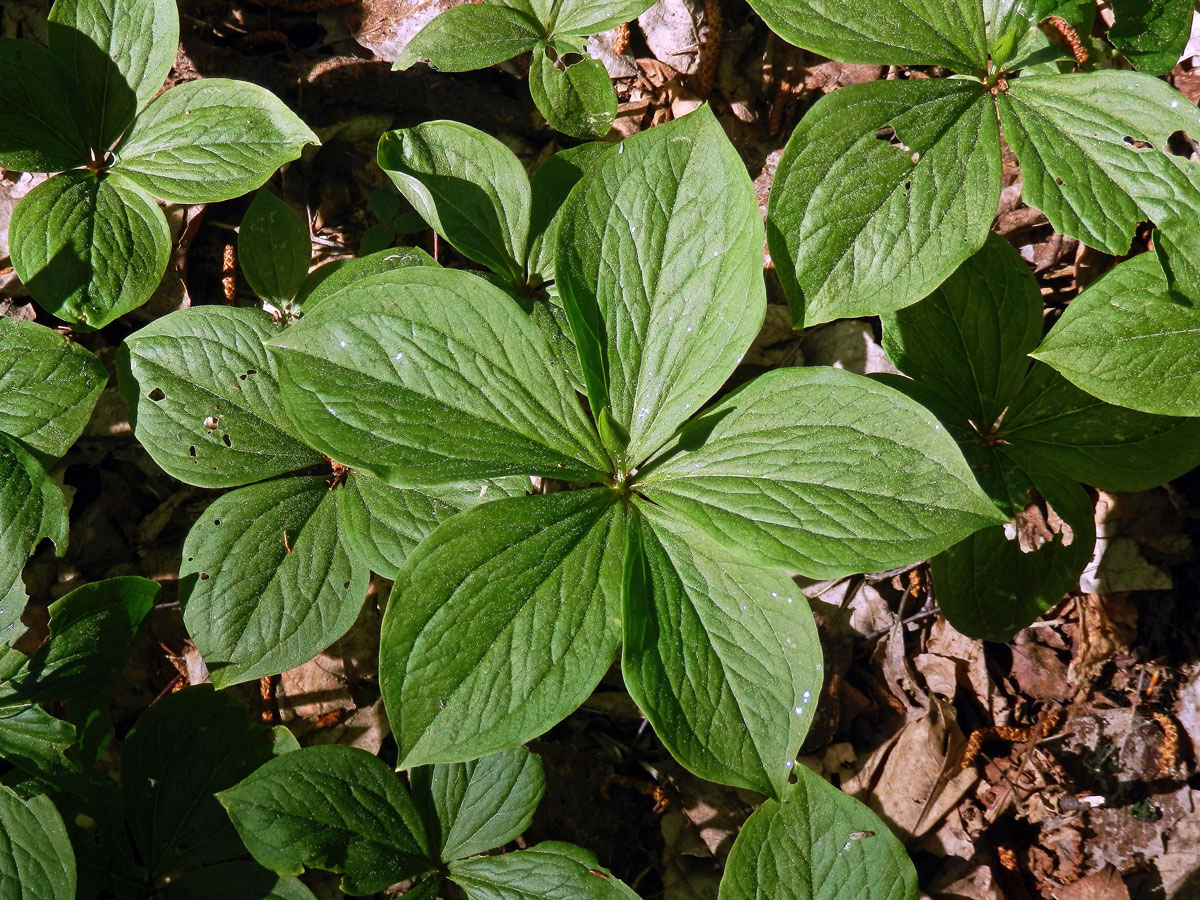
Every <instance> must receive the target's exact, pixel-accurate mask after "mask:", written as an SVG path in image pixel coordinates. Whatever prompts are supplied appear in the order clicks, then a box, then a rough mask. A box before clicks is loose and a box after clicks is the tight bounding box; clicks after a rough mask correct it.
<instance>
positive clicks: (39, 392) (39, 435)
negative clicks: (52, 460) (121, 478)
mask: <svg viewBox="0 0 1200 900" xmlns="http://www.w3.org/2000/svg"><path fill="white" fill-rule="evenodd" d="M106 381H108V374H107V373H106V372H105V371H104V366H103V365H102V364H101V362H100V360H98V359H96V357H95V356H93V355H92V354H91V353H90V352H89V351H88V350H86V349H84V348H83V347H81V346H79V345H78V344H75V343H72V342H70V341H68V340H67V339H66V338H65V337H63V336H62V335H61V334H59V333H58V332H57V331H54V330H53V329H50V328H47V327H45V326H44V325H36V324H34V323H33V322H27V321H24V320H22V319H14V318H11V317H7V316H6V317H3V318H0V431H2V432H4V433H5V434H8V435H11V436H12V437H15V438H18V439H20V440H21V441H22V443H24V444H25V445H26V446H28V447H32V448H33V449H34V450H37V451H38V452H40V453H46V454H49V455H50V456H62V455H63V454H64V453H66V452H67V450H68V449H69V448H70V447H71V445H72V444H74V443H75V441H76V440H77V439H78V438H79V435H81V434H82V433H83V429H84V427H85V426H86V425H87V422H88V419H89V418H90V417H91V414H92V409H93V408H94V407H95V406H96V401H97V400H98V399H99V397H100V392H101V391H102V390H104V384H105V382H106Z"/></svg>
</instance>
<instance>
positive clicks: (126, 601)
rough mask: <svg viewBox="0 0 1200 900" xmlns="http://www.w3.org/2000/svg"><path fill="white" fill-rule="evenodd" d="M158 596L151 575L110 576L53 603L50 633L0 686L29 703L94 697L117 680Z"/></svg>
mask: <svg viewBox="0 0 1200 900" xmlns="http://www.w3.org/2000/svg"><path fill="white" fill-rule="evenodd" d="M157 595H158V584H157V583H156V582H153V581H150V580H149V579H147V578H134V577H122V578H109V579H106V580H104V581H96V582H93V583H91V584H85V585H83V586H82V587H79V588H76V589H75V590H73V591H71V593H69V594H67V595H66V596H65V597H63V598H62V599H60V600H57V601H55V602H54V603H51V604H50V638H49V640H47V641H46V642H45V643H44V644H42V646H41V647H39V648H38V650H37V651H36V652H35V653H34V654H33V655H32V656H30V657H29V660H28V661H27V662H26V664H25V666H24V667H23V668H22V670H21V671H19V672H17V673H16V674H15V675H14V676H13V678H12V679H11V681H10V682H9V684H6V685H4V686H3V689H2V691H0V699H2V700H5V701H7V700H8V696H9V695H10V691H11V695H12V696H18V697H21V698H22V699H23V700H25V701H26V702H34V703H44V702H46V701H49V700H93V699H98V698H101V697H102V696H103V695H104V694H105V693H107V691H108V690H109V689H110V688H111V687H112V685H113V684H114V683H115V682H116V680H117V678H118V677H119V676H120V674H121V672H122V670H124V668H125V664H126V662H128V656H129V648H130V646H131V645H132V644H133V640H134V638H135V637H137V634H138V631H139V629H140V628H141V624H142V621H143V620H144V619H145V618H146V616H147V615H149V613H150V610H151V609H152V608H153V606H154V598H155V597H156V596H157Z"/></svg>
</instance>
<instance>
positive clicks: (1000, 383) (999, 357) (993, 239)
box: [883, 235, 1042, 432]
mask: <svg viewBox="0 0 1200 900" xmlns="http://www.w3.org/2000/svg"><path fill="white" fill-rule="evenodd" d="M1041 336H1042V298H1041V294H1040V292H1039V290H1038V284H1037V280H1036V279H1035V278H1034V276H1033V272H1032V271H1031V270H1030V269H1029V267H1028V265H1026V263H1025V262H1024V261H1023V260H1022V259H1021V257H1020V255H1019V254H1018V253H1017V251H1016V250H1014V249H1013V247H1012V246H1011V245H1010V244H1009V243H1008V242H1007V241H1005V240H1004V239H1003V238H1001V237H999V236H997V235H990V236H989V237H988V240H987V242H986V243H985V244H984V245H983V248H982V249H981V250H980V251H979V252H978V253H976V254H975V255H974V256H972V257H970V259H968V260H967V261H966V262H964V263H963V264H962V265H961V266H959V267H958V269H956V270H955V271H954V274H952V275H951V276H950V277H949V278H947V279H946V280H945V281H944V282H942V284H941V286H939V287H938V288H937V289H936V290H934V292H933V293H932V294H930V295H929V296H928V297H926V298H925V299H924V300H922V301H921V302H920V303H917V304H915V305H913V306H909V307H906V308H905V309H903V310H900V311H899V312H897V313H894V314H892V315H888V316H884V317H883V348H884V350H886V351H887V355H888V359H890V360H891V361H892V363H894V364H895V365H896V367H897V368H899V369H900V370H901V371H902V372H904V374H906V375H908V376H909V377H911V378H913V379H916V380H917V381H918V382H921V383H922V387H923V388H925V390H926V392H927V393H932V394H933V395H934V397H935V398H936V402H933V403H931V402H930V401H929V399H926V398H924V397H923V398H922V399H925V405H927V406H929V408H930V411H931V412H933V413H934V415H936V416H938V417H939V418H940V419H942V421H943V422H945V423H946V424H948V425H949V424H951V423H952V422H953V423H955V424H959V425H961V426H963V427H966V426H967V424H968V423H969V422H973V423H975V424H976V425H977V426H978V427H979V429H981V430H982V431H984V432H986V431H988V430H989V429H990V428H991V427H992V425H993V424H994V423H996V422H997V421H998V420H1000V419H1001V417H1002V416H1003V414H1004V411H1005V409H1006V408H1007V406H1008V403H1009V401H1010V400H1011V399H1012V398H1013V397H1014V396H1015V395H1016V393H1017V391H1018V390H1019V389H1020V387H1021V384H1022V382H1024V380H1025V375H1026V373H1027V372H1028V371H1029V358H1028V357H1027V356H1026V354H1027V353H1029V351H1030V350H1032V349H1033V348H1034V347H1036V346H1037V344H1038V341H1039V340H1040V339H1041Z"/></svg>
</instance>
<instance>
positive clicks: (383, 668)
mask: <svg viewBox="0 0 1200 900" xmlns="http://www.w3.org/2000/svg"><path fill="white" fill-rule="evenodd" d="M624 550H625V511H624V509H623V507H622V506H621V505H620V504H619V503H618V502H617V500H616V497H615V495H614V494H613V493H612V492H611V491H608V490H605V489H600V488H597V489H593V490H585V491H566V492H563V493H557V494H550V495H547V496H537V497H519V498H514V499H511V500H498V501H496V502H494V503H485V504H483V505H482V506H477V507H475V508H474V509H471V510H468V511H467V512H464V513H462V514H460V515H457V516H455V517H454V518H452V519H450V520H449V521H447V522H445V523H444V524H443V525H441V526H439V527H438V528H437V530H435V531H434V532H433V533H432V534H431V535H430V536H429V537H428V538H426V539H425V541H424V542H423V543H422V544H421V546H420V547H418V548H417V550H416V551H414V552H413V553H412V554H411V555H410V556H409V557H408V560H407V562H406V563H405V565H404V568H403V569H402V570H401V571H400V573H399V575H398V576H397V578H396V585H395V587H394V588H393V590H392V598H391V600H390V601H389V603H388V607H387V612H386V613H385V615H384V621H383V633H382V638H381V644H380V650H379V681H380V688H381V689H382V691H383V699H384V703H385V704H386V706H387V713H388V720H389V721H390V722H391V725H392V731H393V732H394V734H395V736H396V742H397V743H398V744H399V746H400V766H401V767H402V768H408V767H410V766H414V765H421V764H425V763H430V762H461V761H463V760H467V759H473V758H475V757H478V756H481V755H483V754H485V753H491V752H495V751H497V750H503V749H507V748H509V747H514V746H517V745H518V744H521V743H524V742H525V741H527V740H529V739H530V738H533V737H536V736H537V735H539V734H541V733H542V732H544V731H546V730H547V729H548V728H550V727H551V726H552V725H554V724H555V723H557V722H558V721H560V720H561V719H563V718H564V717H565V716H566V715H567V714H568V713H570V712H572V711H573V710H574V709H575V708H576V707H577V706H579V704H580V703H582V702H583V700H584V699H585V698H586V697H587V696H588V694H589V693H590V692H591V691H592V689H593V688H594V687H595V686H596V684H597V683H598V682H599V681H600V677H601V676H602V675H603V674H604V672H605V670H606V669H607V668H608V667H609V665H610V664H611V663H612V661H613V657H614V656H615V654H616V651H617V645H618V644H619V643H620V639H621V610H620V603H621V600H620V585H621V566H622V557H623V555H624Z"/></svg>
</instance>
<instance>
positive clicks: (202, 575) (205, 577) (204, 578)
mask: <svg viewBox="0 0 1200 900" xmlns="http://www.w3.org/2000/svg"><path fill="white" fill-rule="evenodd" d="M210 578H212V576H211V575H209V574H208V573H207V572H201V573H200V580H201V581H208V579H210Z"/></svg>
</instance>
